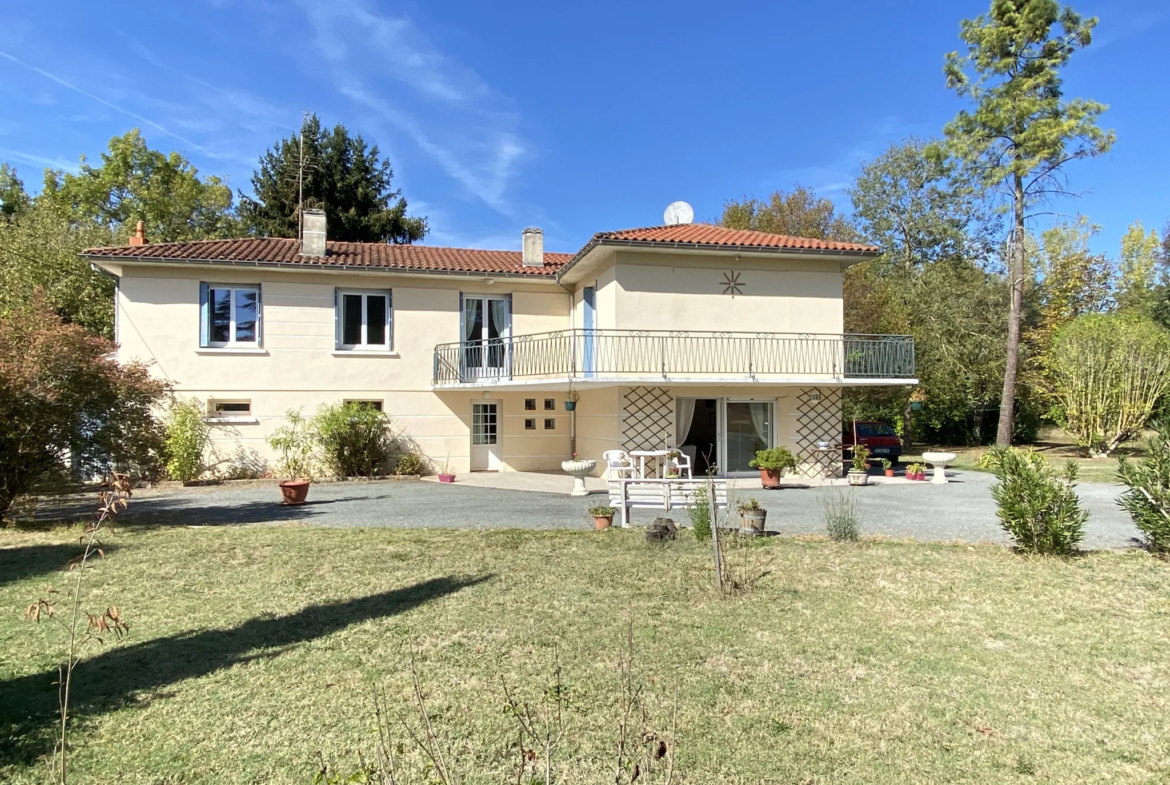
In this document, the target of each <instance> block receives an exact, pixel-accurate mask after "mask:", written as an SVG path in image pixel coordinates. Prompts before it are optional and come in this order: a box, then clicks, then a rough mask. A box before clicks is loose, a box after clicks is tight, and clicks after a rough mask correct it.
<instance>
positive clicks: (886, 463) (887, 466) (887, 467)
mask: <svg viewBox="0 0 1170 785" xmlns="http://www.w3.org/2000/svg"><path fill="white" fill-rule="evenodd" d="M882 471H883V472H885V473H886V476H887V477H893V476H894V462H893V461H891V460H890V459H889V458H882Z"/></svg>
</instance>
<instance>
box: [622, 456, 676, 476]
mask: <svg viewBox="0 0 1170 785" xmlns="http://www.w3.org/2000/svg"><path fill="white" fill-rule="evenodd" d="M670 452H671V451H670V450H632V451H631V452H630V457H631V458H637V459H638V476H639V477H640V478H642V479H646V459H647V458H653V459H654V462H655V464H656V466H657V471H658V474H657V475H656V476H657V477H659V478H661V477H662V475H663V474H664V473H665V469H664V467H665V466H666V463H667V462H666V456H668V455H670Z"/></svg>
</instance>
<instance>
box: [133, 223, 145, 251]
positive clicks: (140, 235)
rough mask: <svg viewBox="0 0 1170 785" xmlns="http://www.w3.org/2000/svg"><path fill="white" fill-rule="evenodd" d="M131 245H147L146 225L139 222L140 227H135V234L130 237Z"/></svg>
mask: <svg viewBox="0 0 1170 785" xmlns="http://www.w3.org/2000/svg"><path fill="white" fill-rule="evenodd" d="M130 244H131V245H146V223H145V222H144V221H139V222H138V226H136V227H134V234H132V235H130Z"/></svg>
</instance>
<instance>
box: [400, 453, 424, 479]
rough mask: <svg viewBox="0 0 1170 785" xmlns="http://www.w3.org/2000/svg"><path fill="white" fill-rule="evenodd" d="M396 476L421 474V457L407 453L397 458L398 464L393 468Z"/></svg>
mask: <svg viewBox="0 0 1170 785" xmlns="http://www.w3.org/2000/svg"><path fill="white" fill-rule="evenodd" d="M394 472H395V473H396V474H404V475H415V474H422V473H423V459H422V456H421V455H419V454H418V453H416V452H407V453H403V454H402V455H399V456H398V462H397V463H396V464H395V466H394Z"/></svg>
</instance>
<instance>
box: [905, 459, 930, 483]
mask: <svg viewBox="0 0 1170 785" xmlns="http://www.w3.org/2000/svg"><path fill="white" fill-rule="evenodd" d="M906 479H907V480H924V479H926V467H924V466H923V465H922V464H921V463H912V464H909V465H908V466H907V467H906Z"/></svg>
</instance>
